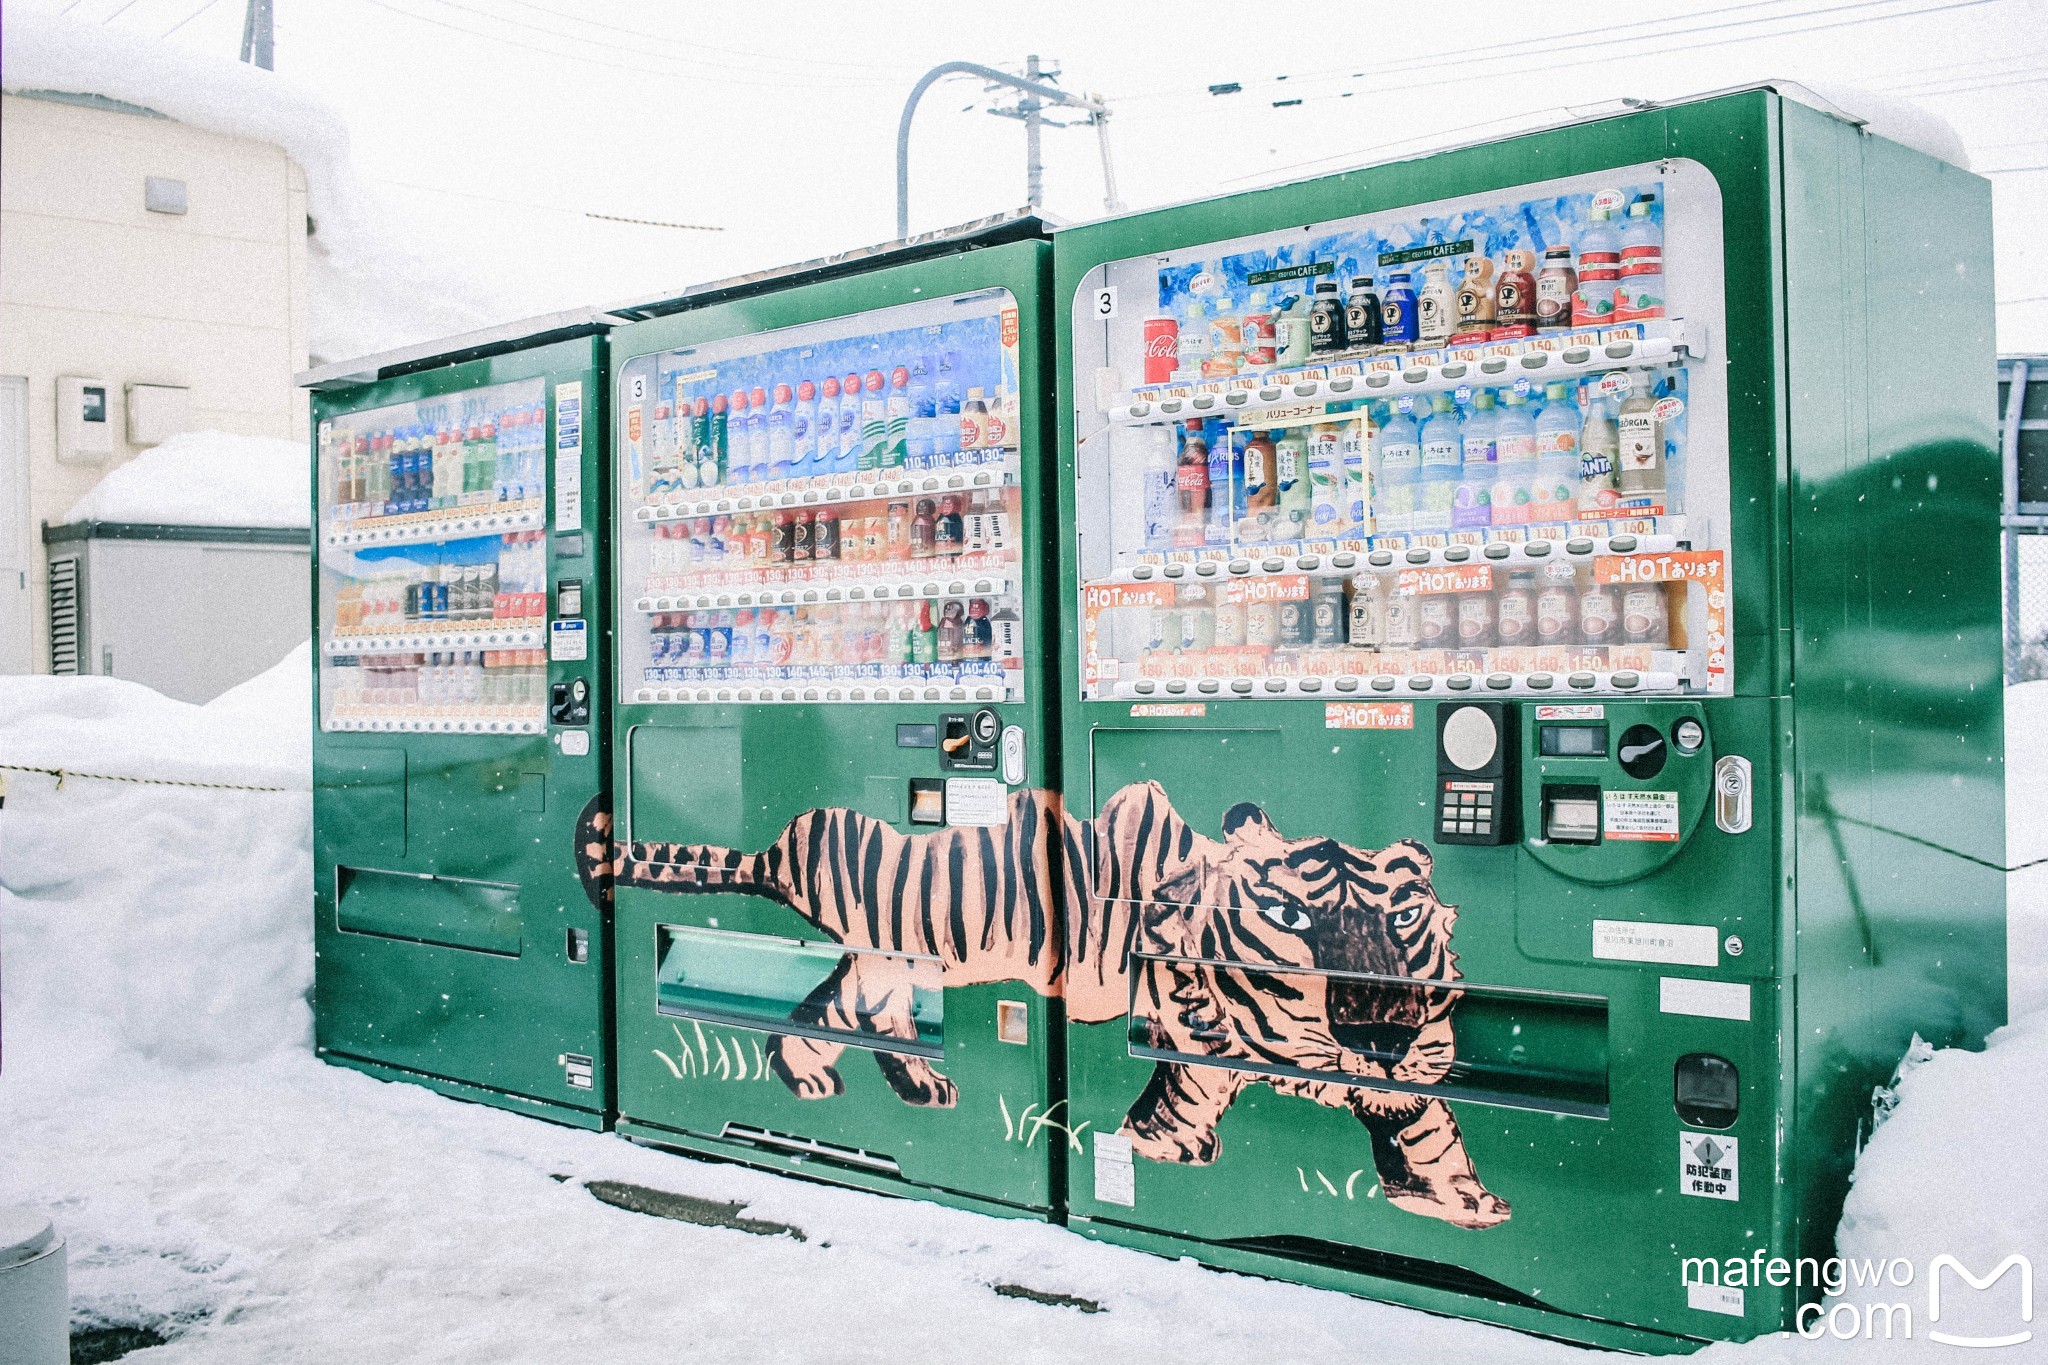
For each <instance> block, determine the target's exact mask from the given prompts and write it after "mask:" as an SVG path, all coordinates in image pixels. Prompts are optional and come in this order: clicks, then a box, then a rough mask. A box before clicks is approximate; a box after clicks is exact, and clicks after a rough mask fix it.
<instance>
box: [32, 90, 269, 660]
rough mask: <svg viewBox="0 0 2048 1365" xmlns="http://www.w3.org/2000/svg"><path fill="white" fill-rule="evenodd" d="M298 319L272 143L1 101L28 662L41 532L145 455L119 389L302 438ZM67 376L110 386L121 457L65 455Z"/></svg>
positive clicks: (45, 655)
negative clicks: (25, 522)
mask: <svg viewBox="0 0 2048 1365" xmlns="http://www.w3.org/2000/svg"><path fill="white" fill-rule="evenodd" d="M153 175H154V176H167V177H170V178H172V179H177V180H183V181H184V182H185V184H186V198H187V212H186V213H185V214H183V215H168V214H160V213H151V212H148V211H147V210H145V209H144V208H143V180H144V178H145V177H146V176H153ZM306 329H307V294H306V178H305V175H304V173H303V172H302V171H301V170H300V169H299V168H298V167H297V166H296V165H294V164H293V163H292V161H291V160H290V158H289V157H287V156H286V155H285V153H284V151H283V150H282V149H280V148H278V147H276V146H272V145H270V144H267V143H262V142H255V141H250V140H247V139H243V138H235V137H225V136H222V135H220V134H217V133H209V132H203V131H201V130H199V129H196V128H191V127H187V126H186V125H184V124H180V123H176V122H173V121H171V120H168V119H163V118H156V117H152V116H149V115H146V114H138V113H125V112H119V111H116V110H111V109H105V108H97V107H87V106H83V105H79V104H74V103H65V102H59V101H56V100H50V99H40V98H27V97H22V96H17V95H6V96H0V375H22V376H26V377H27V379H28V433H29V440H28V450H29V464H28V468H29V477H28V488H29V494H28V504H29V505H28V518H29V528H30V534H31V536H32V537H33V538H34V539H35V542H36V543H35V547H34V548H35V553H33V554H32V555H31V563H32V565H33V571H34V576H35V582H34V584H33V585H32V593H31V596H32V600H33V604H34V605H33V614H34V625H33V641H32V650H31V654H30V657H31V658H32V659H33V660H34V661H35V667H36V669H37V671H39V672H42V671H47V670H48V667H49V649H48V645H47V634H46V626H47V622H46V620H45V604H46V592H47V589H46V586H45V584H44V583H43V581H42V573H43V568H42V555H41V553H40V527H41V526H42V524H43V523H44V522H52V523H55V522H59V521H61V520H62V519H63V517H64V514H65V512H66V511H67V510H68V509H69V508H70V507H71V505H72V503H74V502H75V501H77V499H78V498H79V497H80V496H82V495H83V494H84V493H85V492H86V491H87V490H88V489H90V488H91V487H92V486H93V485H94V484H95V483H97V482H98V481H99V480H100V479H101V478H102V477H103V476H104V475H105V474H106V473H107V471H108V470H110V469H112V468H114V467H115V466H116V465H119V464H121V463H123V462H125V461H127V460H129V459H132V458H133V457H134V456H135V455H136V454H137V453H138V452H137V448H136V447H134V446H130V445H129V444H128V443H127V441H126V437H127V425H126V423H127V417H126V409H125V402H124V398H123V393H122V387H123V385H126V384H134V383H146V384H172V385H182V386H185V387H186V388H189V389H190V390H191V395H190V397H191V426H192V428H193V429H194V430H204V429H208V428H213V429H218V430H222V431H230V432H235V433H238V434H241V435H248V436H277V437H283V438H286V439H292V440H297V439H301V438H303V437H304V435H305V432H306V420H307V419H306V398H305V395H304V393H302V392H301V391H300V390H299V389H297V388H296V387H295V386H294V384H293V382H292V377H293V375H294V374H296V373H297V372H298V371H300V370H302V369H304V368H305V367H306ZM59 375H81V376H85V377H89V378H93V379H100V380H105V381H106V382H107V385H108V400H109V404H110V408H111V411H110V414H109V416H110V420H111V425H112V427H113V435H114V452H113V454H112V455H111V456H109V457H107V458H106V459H105V460H104V461H103V462H101V463H98V464H91V465H78V464H60V463H59V462H58V461H57V458H56V427H57V411H56V401H57V400H56V383H55V381H56V378H57V377H58V376H59ZM5 510H6V509H0V512H4V511H5Z"/></svg>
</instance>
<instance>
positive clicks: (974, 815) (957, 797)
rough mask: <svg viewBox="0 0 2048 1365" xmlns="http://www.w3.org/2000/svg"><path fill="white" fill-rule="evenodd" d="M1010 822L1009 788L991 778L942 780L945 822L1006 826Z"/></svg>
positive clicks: (952, 778)
mask: <svg viewBox="0 0 2048 1365" xmlns="http://www.w3.org/2000/svg"><path fill="white" fill-rule="evenodd" d="M1009 822H1010V790H1009V788H1007V787H1005V786H1004V785H1003V784H1002V783H1001V782H998V781H997V780H996V779H995V778H993V777H949V778H947V779H946V823H947V824H949V825H987V826H992V825H1006V824H1008V823H1009Z"/></svg>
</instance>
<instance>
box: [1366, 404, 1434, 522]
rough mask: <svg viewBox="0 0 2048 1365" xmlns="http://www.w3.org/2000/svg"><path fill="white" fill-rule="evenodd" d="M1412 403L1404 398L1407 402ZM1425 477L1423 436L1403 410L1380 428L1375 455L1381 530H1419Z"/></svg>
mask: <svg viewBox="0 0 2048 1365" xmlns="http://www.w3.org/2000/svg"><path fill="white" fill-rule="evenodd" d="M1407 401H1408V400H1406V399H1402V400H1401V402H1403V403H1405V402H1407ZM1421 478H1422V436H1421V433H1420V432H1419V431H1417V429H1416V426H1415V419H1414V418H1413V417H1411V416H1409V415H1408V413H1407V412H1406V411H1405V410H1404V409H1402V408H1401V407H1399V406H1398V405H1397V406H1396V407H1395V409H1394V412H1393V415H1392V416H1390V417H1389V418H1388V419H1387V422H1386V425H1384V426H1382V427H1381V428H1380V438H1379V443H1378V446H1377V448H1376V449H1375V450H1374V452H1373V522H1374V525H1375V528H1376V529H1378V530H1380V531H1412V530H1414V529H1415V504H1416V485H1417V484H1418V483H1420V481H1421Z"/></svg>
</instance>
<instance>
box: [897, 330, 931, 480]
mask: <svg viewBox="0 0 2048 1365" xmlns="http://www.w3.org/2000/svg"><path fill="white" fill-rule="evenodd" d="M908 395H909V398H910V415H909V418H908V420H907V430H906V433H905V436H904V442H903V463H904V464H905V466H907V467H908V468H911V469H930V468H932V467H933V464H934V459H933V456H934V454H935V452H936V450H937V447H936V445H935V444H934V443H933V441H932V422H933V419H934V417H935V416H936V415H937V404H936V402H935V401H934V398H933V394H932V361H931V357H930V356H925V355H921V356H918V357H917V358H916V359H915V360H913V361H911V363H910V387H909V389H908Z"/></svg>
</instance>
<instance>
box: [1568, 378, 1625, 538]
mask: <svg viewBox="0 0 2048 1365" xmlns="http://www.w3.org/2000/svg"><path fill="white" fill-rule="evenodd" d="M1581 410H1582V411H1583V412H1584V413H1585V421H1584V422H1583V423H1581V424H1580V426H1579V487H1578V495H1577V502H1578V505H1579V515H1580V516H1581V517H1603V516H1606V515H1607V514H1608V513H1609V512H1611V511H1613V510H1614V472H1615V469H1616V467H1617V466H1618V465H1619V464H1620V462H1621V433H1620V430H1619V429H1618V428H1617V427H1616V426H1615V423H1614V414H1613V413H1612V412H1610V411H1609V410H1608V406H1607V399H1606V398H1605V397H1603V396H1602V395H1601V393H1600V392H1599V390H1598V389H1594V390H1592V391H1591V392H1590V393H1589V394H1588V396H1587V398H1586V401H1585V402H1584V403H1583V404H1582V405H1581Z"/></svg>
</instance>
